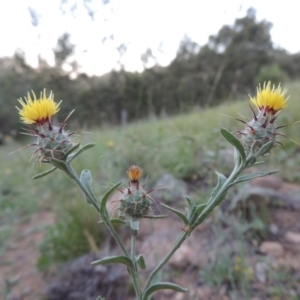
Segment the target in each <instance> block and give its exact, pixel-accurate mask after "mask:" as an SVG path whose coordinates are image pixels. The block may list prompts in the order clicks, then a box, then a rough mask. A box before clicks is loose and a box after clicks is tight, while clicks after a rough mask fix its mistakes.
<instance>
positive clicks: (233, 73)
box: [0, 9, 300, 135]
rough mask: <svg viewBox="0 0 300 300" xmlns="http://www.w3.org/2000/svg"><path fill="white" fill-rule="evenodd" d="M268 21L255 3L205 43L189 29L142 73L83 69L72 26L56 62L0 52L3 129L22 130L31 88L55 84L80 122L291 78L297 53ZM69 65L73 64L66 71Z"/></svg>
mask: <svg viewBox="0 0 300 300" xmlns="http://www.w3.org/2000/svg"><path fill="white" fill-rule="evenodd" d="M271 27H272V25H271V23H269V22H268V21H265V20H263V21H257V20H256V17H255V10H254V9H249V10H248V11H247V14H246V16H244V17H242V18H239V19H236V20H235V22H234V24H233V25H231V26H229V25H225V26H223V27H222V28H221V29H220V30H219V32H218V33H217V34H216V35H214V36H210V38H209V41H208V42H207V44H206V45H204V46H202V47H199V45H197V44H196V43H195V42H193V41H192V40H191V39H189V37H188V36H185V37H184V38H183V40H182V41H181V44H180V47H179V49H178V51H177V56H176V58H175V59H174V60H173V61H172V62H171V63H170V65H168V66H167V67H160V66H159V65H158V64H157V65H155V66H154V67H151V68H146V67H145V69H144V71H143V72H141V73H138V72H135V73H132V72H127V71H125V70H124V68H121V70H120V71H112V72H110V73H108V74H105V75H103V76H88V75H87V74H84V73H79V72H78V70H77V64H76V61H73V62H71V63H70V62H69V60H68V58H69V57H70V56H71V55H72V53H73V52H74V45H72V44H71V42H70V35H69V34H68V33H65V34H63V35H62V36H61V37H60V38H59V39H58V42H57V46H56V48H55V49H54V50H53V51H54V56H55V66H49V65H48V63H47V61H45V60H44V59H42V58H39V65H38V68H33V67H31V66H30V65H28V64H27V63H26V60H25V58H24V53H22V51H17V52H16V53H15V55H14V56H13V57H5V58H0V86H1V89H0V104H1V110H0V133H2V135H5V134H15V132H17V131H19V127H20V126H21V125H20V124H19V122H18V117H17V111H16V110H15V108H14V106H15V105H16V103H17V102H16V99H18V98H20V97H23V96H25V95H26V94H27V92H29V91H31V90H33V91H35V92H36V93H39V91H41V90H43V89H44V88H46V89H47V90H48V91H50V90H52V91H53V92H54V94H55V99H56V100H60V99H62V100H64V103H63V105H62V111H61V113H62V114H67V113H68V112H70V111H71V110H73V109H74V108H76V122H77V123H78V126H80V127H81V128H82V127H96V126H101V125H103V124H124V123H126V122H131V121H134V120H139V119H142V118H145V117H149V116H167V115H174V114H178V113H182V112H187V111H191V110H192V109H194V108H195V107H201V108H204V107H209V106H214V105H217V104H220V103H222V102H223V101H224V100H225V99H233V100H236V99H239V98H240V96H241V95H242V96H243V97H244V95H247V94H249V93H252V94H253V93H254V92H255V87H256V85H257V84H258V83H262V82H264V81H266V80H271V81H272V82H274V83H275V84H277V83H278V82H282V83H284V82H286V81H287V80H294V79H296V78H298V76H299V74H300V53H296V54H289V53H288V52H287V51H285V50H283V49H278V48H275V47H274V45H273V43H272V40H271V36H270V29H271ZM141 59H142V61H143V63H144V65H145V66H146V64H147V61H148V60H149V59H155V57H153V55H152V51H151V49H148V50H147V51H146V53H144V54H143V55H142V56H141ZM67 61H68V63H67ZM65 64H69V66H71V67H70V68H69V71H65V69H66V68H63V66H64V65H65ZM73 121H74V118H73Z"/></svg>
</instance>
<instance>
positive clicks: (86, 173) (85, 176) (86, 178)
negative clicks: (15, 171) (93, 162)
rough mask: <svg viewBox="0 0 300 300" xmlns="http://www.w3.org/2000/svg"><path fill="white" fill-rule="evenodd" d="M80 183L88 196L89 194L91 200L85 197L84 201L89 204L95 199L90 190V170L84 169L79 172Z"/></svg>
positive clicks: (91, 180)
mask: <svg viewBox="0 0 300 300" xmlns="http://www.w3.org/2000/svg"><path fill="white" fill-rule="evenodd" d="M80 181H81V182H82V184H83V185H84V187H85V188H86V190H87V191H88V192H89V194H90V196H91V198H92V199H89V197H87V196H86V195H85V199H86V201H87V202H88V203H91V201H93V199H95V198H96V197H95V195H94V193H93V190H92V182H93V179H92V174H91V172H90V170H88V169H85V170H83V171H82V172H81V174H80ZM96 204H97V203H96Z"/></svg>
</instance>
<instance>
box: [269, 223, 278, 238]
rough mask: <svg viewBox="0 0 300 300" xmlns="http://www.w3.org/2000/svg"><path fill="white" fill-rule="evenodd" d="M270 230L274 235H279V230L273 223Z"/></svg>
mask: <svg viewBox="0 0 300 300" xmlns="http://www.w3.org/2000/svg"><path fill="white" fill-rule="evenodd" d="M269 230H270V232H271V233H272V234H274V235H277V234H278V233H279V228H278V226H277V225H276V224H274V223H272V224H271V225H270V227H269Z"/></svg>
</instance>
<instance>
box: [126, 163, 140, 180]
mask: <svg viewBox="0 0 300 300" xmlns="http://www.w3.org/2000/svg"><path fill="white" fill-rule="evenodd" d="M142 172H143V170H142V169H141V168H140V167H138V166H131V167H130V168H129V170H128V171H127V174H128V177H129V180H130V181H131V182H139V181H140V178H141V175H142Z"/></svg>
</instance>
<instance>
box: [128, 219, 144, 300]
mask: <svg viewBox="0 0 300 300" xmlns="http://www.w3.org/2000/svg"><path fill="white" fill-rule="evenodd" d="M136 220H137V219H136V218H132V221H133V222H135V221H136ZM137 232H138V231H137V230H136V229H132V228H131V231H130V233H131V250H130V253H131V255H130V256H131V261H132V263H133V265H134V270H131V272H130V275H131V278H132V282H133V286H134V289H135V293H136V296H137V299H138V300H141V299H142V290H141V285H140V281H139V276H138V269H137V263H136V251H135V248H136V246H135V245H136V236H137Z"/></svg>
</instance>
